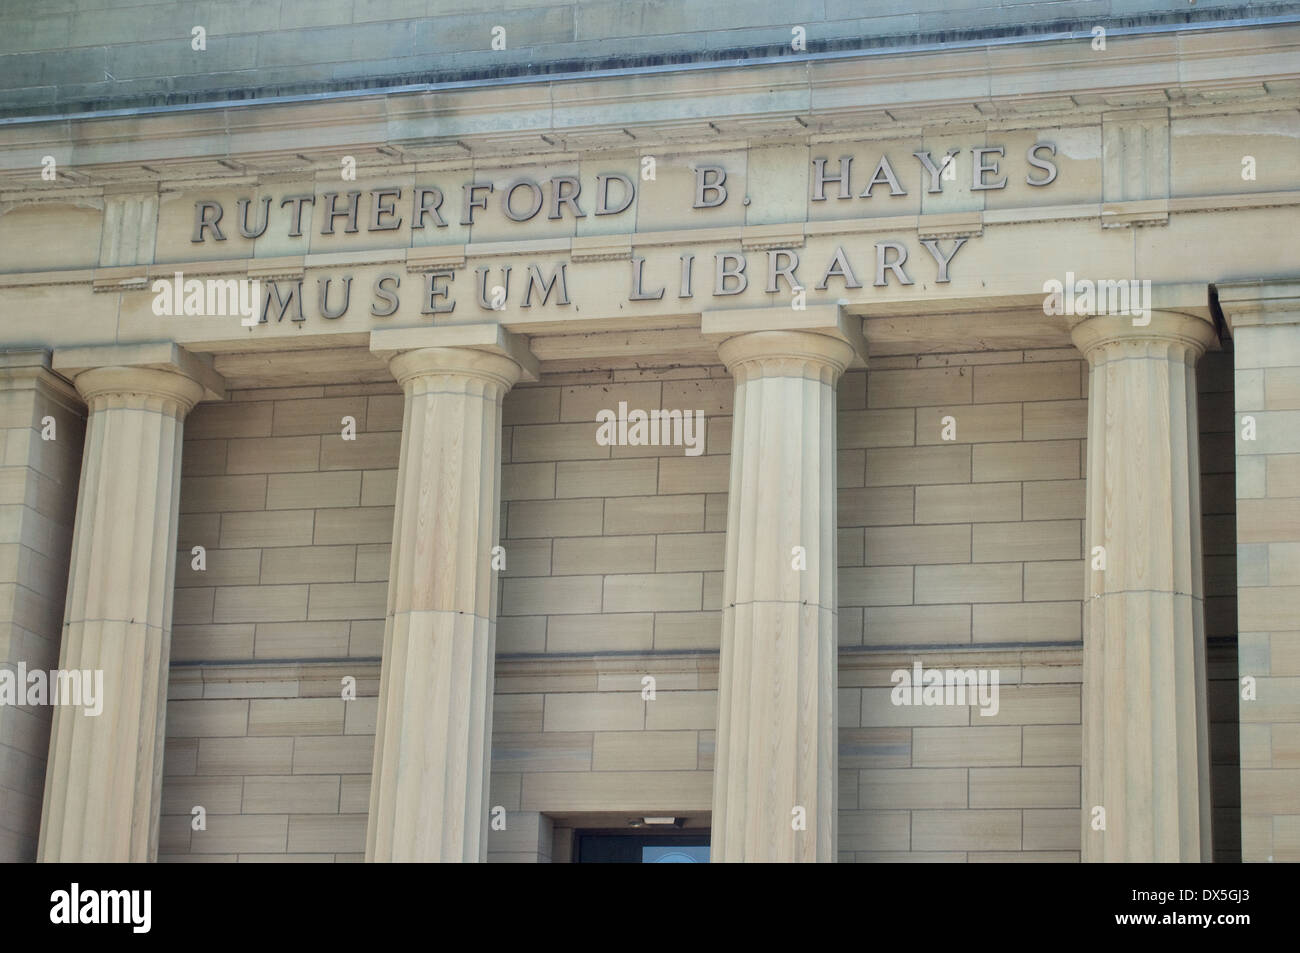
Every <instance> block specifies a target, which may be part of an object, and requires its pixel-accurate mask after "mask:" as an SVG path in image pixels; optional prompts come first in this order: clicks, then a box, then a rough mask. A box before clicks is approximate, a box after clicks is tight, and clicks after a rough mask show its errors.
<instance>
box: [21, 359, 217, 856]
mask: <svg viewBox="0 0 1300 953" xmlns="http://www.w3.org/2000/svg"><path fill="white" fill-rule="evenodd" d="M76 386H77V389H78V391H80V392H81V394H82V396H83V397H84V398H85V400H86V403H87V407H88V412H89V417H88V419H87V422H86V443H85V450H84V453H83V457H82V468H81V487H80V494H79V496H78V500H77V516H76V521H75V526H74V530H73V543H72V560H71V566H70V570H69V576H68V596H67V609H66V612H65V615H64V618H65V622H64V626H63V647H62V653H61V655H60V661H59V667H60V668H61V669H64V670H78V671H82V672H83V673H85V672H89V673H91V678H92V679H93V678H95V675H94V673H95V672H97V671H102V672H103V688H102V699H100V700H101V701H102V704H103V711H102V713H100V714H99V715H90V714H87V712H86V711H85V710H84V709H83V708H82V707H56V708H55V709H54V720H53V726H52V729H51V734H50V757H49V762H48V767H47V772H46V782H45V800H44V810H43V812H42V816H41V836H40V847H39V859H40V860H43V861H73V860H75V861H90V862H100V861H103V862H120V861H149V860H154V859H155V858H156V856H157V852H158V816H159V808H160V803H161V801H160V795H161V788H162V752H163V719H164V715H165V710H166V709H165V706H166V696H167V666H168V659H169V655H170V647H171V618H172V588H173V580H174V577H175V561H176V524H177V511H178V505H179V488H180V462H181V435H182V428H183V421H184V418H185V415H186V414H187V413H188V412H189V410H190V408H191V407H193V406H194V404H195V403H196V402H197V401H198V400H199V398H200V397H201V396H202V394H203V388H202V386H200V385H199V384H198V383H195V382H194V381H192V380H190V379H189V378H187V377H183V376H181V375H180V374H175V373H171V372H168V371H163V370H156V369H145V368H125V367H106V368H99V369H95V370H89V371H86V372H84V373H82V374H80V375H79V376H78V377H77V378H76Z"/></svg>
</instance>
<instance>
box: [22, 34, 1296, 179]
mask: <svg viewBox="0 0 1300 953" xmlns="http://www.w3.org/2000/svg"><path fill="white" fill-rule="evenodd" d="M1038 39H1039V40H1041V39H1042V38H1038ZM1049 40H1050V41H1048V42H1042V41H1035V42H1029V41H1027V40H1022V41H1021V42H1002V43H994V42H993V41H987V42H986V43H985V45H981V46H973V47H965V48H960V49H946V48H943V49H941V48H935V49H933V50H928V51H924V50H923V51H917V50H912V51H909V52H897V51H893V50H887V49H880V50H874V51H870V55H868V54H867V53H866V52H860V53H859V54H857V55H853V56H846V57H842V58H835V59H829V60H804V61H798V60H795V61H791V62H783V61H780V60H778V59H776V58H771V57H769V58H766V59H764V60H760V61H755V62H752V63H733V64H717V65H716V68H712V69H710V70H709V72H708V74H707V78H706V79H705V78H704V77H702V76H701V75H700V74H698V73H692V72H680V71H678V72H672V71H665V72H662V73H657V74H655V75H654V81H653V82H647V76H646V75H645V74H643V73H634V74H630V75H603V76H599V77H597V78H583V77H581V76H575V77H565V78H556V77H551V78H545V79H542V80H536V79H535V80H533V81H531V82H528V83H526V84H517V85H509V86H507V85H492V84H480V85H478V86H472V85H466V86H465V87H463V88H451V89H440V90H436V91H434V90H428V89H419V88H410V87H408V88H405V89H401V88H399V89H397V90H390V91H384V92H375V93H370V94H352V95H349V96H339V97H329V98H327V97H324V96H321V97H314V98H304V99H301V100H299V101H295V102H284V101H268V102H264V103H261V104H256V105H247V104H239V103H225V104H217V105H209V106H201V107H200V106H197V105H196V106H195V107H193V108H186V109H180V108H175V109H171V110H170V111H168V110H166V109H159V110H154V111H129V114H126V115H103V116H88V117H60V118H51V119H49V120H45V121H37V120H32V121H26V120H24V121H18V120H14V121H9V122H4V121H0V189H3V188H5V187H8V188H10V189H21V190H22V191H23V192H26V193H39V192H42V191H48V190H63V189H66V188H67V187H68V186H69V185H72V186H79V187H84V186H87V185H98V186H102V185H106V184H113V183H172V182H177V181H183V180H194V179H208V180H210V179H213V178H232V179H233V178H238V177H246V176H250V175H276V174H289V173H295V172H304V171H311V170H324V169H326V168H333V169H337V164H338V157H339V156H342V155H353V156H354V157H355V158H356V160H357V165H358V172H359V174H360V173H361V172H366V171H375V170H381V169H384V170H386V169H389V168H394V167H397V166H402V165H409V164H411V163H425V162H429V163H440V162H457V161H461V162H464V161H467V160H469V161H478V160H480V159H482V160H489V159H491V158H493V157H497V158H502V159H504V158H508V157H510V156H520V155H534V154H547V153H551V154H554V153H570V154H578V153H592V152H602V151H623V152H632V153H635V152H648V151H653V150H660V149H664V148H668V147H675V146H683V147H685V146H690V147H692V148H695V149H719V148H722V147H723V146H724V145H726V144H731V143H736V144H741V145H743V144H746V143H750V142H754V141H763V140H802V141H809V140H810V139H812V140H814V141H817V140H819V139H820V138H821V137H826V138H828V139H846V138H850V137H856V138H875V137H888V136H902V135H914V134H915V131H916V130H918V129H920V128H922V127H925V126H929V125H935V124H951V123H963V122H964V123H972V124H978V125H981V126H984V127H989V128H992V127H995V126H996V127H1001V128H1017V127H1020V128H1023V127H1026V126H1038V125H1043V124H1046V123H1051V122H1057V123H1059V122H1060V121H1066V120H1068V121H1069V122H1071V123H1072V124H1080V123H1084V124H1086V123H1087V122H1088V121H1091V120H1095V121H1101V119H1102V118H1103V117H1104V116H1106V115H1107V114H1111V113H1114V112H1116V111H1123V110H1130V109H1140V108H1150V107H1153V106H1154V107H1158V108H1164V109H1168V110H1169V111H1170V114H1171V116H1173V115H1178V114H1182V113H1187V114H1203V113H1204V112H1206V111H1207V110H1208V111H1209V112H1211V113H1213V112H1214V111H1215V110H1218V111H1220V112H1228V111H1240V110H1241V109H1243V108H1248V107H1249V105H1250V104H1256V105H1259V104H1264V105H1265V106H1266V108H1270V109H1282V108H1285V109H1292V108H1300V24H1296V23H1293V22H1282V23H1274V24H1269V25H1241V26H1235V27H1231V28H1226V27H1225V28H1223V29H1210V30H1207V29H1205V28H1204V27H1203V26H1202V27H1201V28H1199V29H1192V28H1190V27H1188V28H1187V29H1182V30H1171V31H1167V32H1161V33H1143V34H1138V35H1127V36H1126V35H1114V36H1111V37H1110V38H1109V39H1108V44H1107V49H1106V50H1105V51H1103V52H1099V51H1094V50H1092V49H1091V48H1090V46H1089V43H1088V41H1087V37H1083V36H1080V37H1075V36H1073V35H1071V36H1068V37H1062V38H1059V39H1050V38H1049ZM44 155H53V156H55V158H56V160H58V163H59V170H60V172H59V175H60V179H59V180H56V181H55V182H42V181H41V180H40V178H39V175H38V174H33V172H36V173H39V169H40V162H41V157H42V156H44Z"/></svg>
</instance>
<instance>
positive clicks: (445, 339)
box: [370, 324, 539, 390]
mask: <svg viewBox="0 0 1300 953" xmlns="http://www.w3.org/2000/svg"><path fill="white" fill-rule="evenodd" d="M370 353H372V354H374V355H375V356H376V357H380V358H383V359H384V360H385V361H387V362H388V367H389V369H390V370H391V371H392V372H393V376H394V377H395V378H397V382H398V383H399V384H401V385H402V386H403V387H405V386H406V382H407V381H408V380H412V379H414V378H417V377H425V376H428V375H432V374H458V375H464V376H466V377H477V378H481V379H484V380H488V381H491V382H493V383H496V384H499V385H500V386H501V387H503V388H504V389H506V390H509V389H510V388H511V387H513V386H514V385H515V383H516V382H517V381H519V380H526V381H535V380H537V377H538V373H539V371H538V362H537V358H535V357H534V356H533V353H532V351H530V350H529V349H528V338H526V337H524V336H523V335H520V334H512V333H511V332H509V331H507V330H506V329H505V328H503V327H501V325H499V324H446V325H439V326H437V327H431V328H390V329H386V330H383V331H372V332H371V333H370Z"/></svg>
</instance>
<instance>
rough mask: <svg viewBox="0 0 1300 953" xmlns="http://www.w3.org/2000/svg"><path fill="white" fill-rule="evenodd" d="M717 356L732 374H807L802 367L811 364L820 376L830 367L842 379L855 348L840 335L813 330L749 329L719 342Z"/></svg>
mask: <svg viewBox="0 0 1300 953" xmlns="http://www.w3.org/2000/svg"><path fill="white" fill-rule="evenodd" d="M718 358H719V359H720V360H721V361H722V363H723V364H725V365H726V366H727V370H728V371H730V372H731V375H732V376H733V377H738V376H740V374H741V372H742V371H744V372H747V373H748V372H755V371H756V373H753V375H752V376H756V377H763V376H769V374H770V375H771V376H775V375H777V374H779V375H781V376H787V377H806V376H808V375H807V374H805V373H802V372H801V371H800V370H799V368H800V367H801V366H805V365H810V364H811V365H812V366H813V367H815V368H817V371H818V373H817V375H816V376H817V377H821V376H822V375H823V374H824V373H825V372H826V371H827V370H829V371H830V380H831V382H832V383H833V382H835V381H837V380H839V377H840V375H841V374H843V373H844V370H845V368H847V367H848V366H849V364H850V363H851V362H852V360H853V348H852V347H850V346H849V345H848V344H846V343H845V342H844V341H841V340H839V339H837V338H833V337H831V336H830V335H827V334H817V333H814V332H811V331H750V332H748V333H747V334H737V335H736V336H735V337H730V338H727V339H726V340H725V341H723V342H722V343H721V344H719V345H718Z"/></svg>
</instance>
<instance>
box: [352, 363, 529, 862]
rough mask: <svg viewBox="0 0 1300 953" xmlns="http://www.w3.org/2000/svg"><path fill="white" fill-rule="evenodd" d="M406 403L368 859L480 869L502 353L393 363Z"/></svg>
mask: <svg viewBox="0 0 1300 953" xmlns="http://www.w3.org/2000/svg"><path fill="white" fill-rule="evenodd" d="M390 366H391V367H392V370H393V373H394V375H395V376H396V377H397V379H398V381H399V382H401V384H402V387H403V390H404V391H405V394H406V412H405V419H404V420H403V424H402V450H401V459H400V462H399V465H398V473H397V506H396V511H395V513H394V518H393V552H392V560H391V563H390V570H389V579H388V615H387V619H386V621H385V625H384V659H383V670H382V674H381V677H380V687H379V717H378V722H377V726H376V733H375V763H374V774H373V779H372V782H371V791H370V821H369V826H368V829H367V834H366V859H367V860H371V861H482V860H486V857H487V820H488V813H487V797H488V771H489V767H490V755H491V752H490V743H491V734H492V689H493V665H494V660H495V652H496V646H495V643H496V622H495V618H496V604H495V600H496V585H495V580H494V577H493V571H492V566H491V549H492V547H493V546H495V545H496V541H497V532H498V512H499V509H500V470H501V452H500V448H501V399H502V397H503V396H504V395H505V393H506V391H507V390H509V388H510V387H511V386H512V385H513V384H514V382H515V381H516V380H517V379H518V376H519V367H518V365H516V364H515V363H514V362H513V361H511V360H509V359H508V358H505V357H501V356H498V355H494V354H489V353H486V352H482V351H472V350H468V349H464V348H423V349H420V350H415V351H408V352H405V353H403V354H400V355H398V356H397V357H395V358H393V360H392V362H391V365H390Z"/></svg>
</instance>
